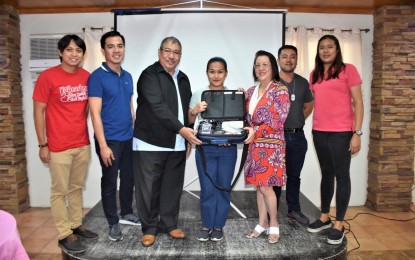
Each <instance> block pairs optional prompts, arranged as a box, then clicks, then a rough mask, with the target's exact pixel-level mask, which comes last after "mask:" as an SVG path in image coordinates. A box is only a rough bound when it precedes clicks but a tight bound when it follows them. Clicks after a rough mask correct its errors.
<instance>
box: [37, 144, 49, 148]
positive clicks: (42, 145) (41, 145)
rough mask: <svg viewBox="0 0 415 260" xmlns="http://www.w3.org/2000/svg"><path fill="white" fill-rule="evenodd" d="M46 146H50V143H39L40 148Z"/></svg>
mask: <svg viewBox="0 0 415 260" xmlns="http://www.w3.org/2000/svg"><path fill="white" fill-rule="evenodd" d="M46 146H48V143H44V144H39V145H38V146H37V147H39V148H43V147H46Z"/></svg>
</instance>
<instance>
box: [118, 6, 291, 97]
mask: <svg viewBox="0 0 415 260" xmlns="http://www.w3.org/2000/svg"><path fill="white" fill-rule="evenodd" d="M116 13H121V12H120V11H118V12H116ZM128 13H132V12H131V11H129V12H128ZM115 19H116V21H115V24H116V27H117V28H116V29H117V30H118V31H119V32H120V33H121V34H122V35H124V36H125V40H126V55H125V59H124V63H123V68H124V69H126V70H127V71H129V72H130V73H131V74H132V75H133V79H134V82H135V83H136V82H137V80H138V77H139V76H140V74H141V72H142V71H143V70H144V69H145V68H146V67H147V66H149V65H150V64H153V63H154V62H155V61H157V60H158V57H157V50H158V48H159V47H160V43H161V40H162V39H164V38H165V37H167V36H175V37H176V38H178V39H179V40H180V42H181V43H182V52H183V54H182V58H181V62H180V65H179V68H180V70H182V71H183V72H184V73H186V74H187V76H188V77H189V79H190V83H191V86H192V90H196V89H198V88H202V87H205V86H207V84H208V80H207V77H206V64H207V61H208V60H209V59H210V58H212V57H214V56H220V57H222V58H224V59H225V60H226V61H227V63H228V72H229V73H228V77H227V79H226V81H225V85H226V86H227V87H228V88H230V89H235V88H239V87H242V88H245V89H246V88H248V87H250V86H252V85H253V84H254V80H253V76H252V66H253V59H254V55H255V53H256V52H257V51H258V50H266V51H269V52H271V53H273V54H274V55H275V56H276V57H277V52H278V48H279V47H280V46H281V45H282V43H283V41H284V33H285V29H284V27H285V11H281V10H279V11H276V10H264V11H258V10H248V11H247V10H239V11H235V10H232V11H223V10H222V9H221V10H216V11H214V10H209V11H200V10H198V11H196V10H194V11H188V10H186V11H182V10H170V11H163V10H161V11H160V12H156V13H151V14H146V13H145V12H144V13H143V14H140V13H139V14H133V15H119V14H118V15H115Z"/></svg>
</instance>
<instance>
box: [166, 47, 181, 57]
mask: <svg viewBox="0 0 415 260" xmlns="http://www.w3.org/2000/svg"><path fill="white" fill-rule="evenodd" d="M161 50H162V51H163V53H164V54H165V55H170V54H173V55H174V56H180V55H181V54H182V52H181V51H174V50H170V49H164V48H161Z"/></svg>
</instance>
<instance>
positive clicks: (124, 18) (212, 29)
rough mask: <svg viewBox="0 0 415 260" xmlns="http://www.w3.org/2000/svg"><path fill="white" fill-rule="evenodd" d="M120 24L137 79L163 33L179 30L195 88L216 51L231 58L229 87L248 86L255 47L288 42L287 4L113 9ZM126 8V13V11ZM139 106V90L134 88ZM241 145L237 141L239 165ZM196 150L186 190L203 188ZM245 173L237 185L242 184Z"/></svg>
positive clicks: (128, 64) (272, 48)
mask: <svg viewBox="0 0 415 260" xmlns="http://www.w3.org/2000/svg"><path fill="white" fill-rule="evenodd" d="M113 12H114V13H115V15H114V16H115V23H114V25H115V28H116V30H118V31H119V32H120V33H121V34H122V35H124V37H125V41H126V54H125V59H124V62H123V65H122V66H123V68H124V69H125V70H127V71H128V72H130V73H131V74H132V75H133V80H134V82H135V83H137V80H138V78H139V76H140V74H141V72H142V71H143V70H144V69H145V68H146V67H147V66H149V65H151V64H153V63H154V62H155V61H157V60H158V56H157V51H158V49H159V47H160V43H161V41H162V39H164V38H165V37H167V36H175V37H176V38H178V39H179V40H180V42H181V44H182V52H183V54H182V57H181V62H180V65H179V68H180V70H182V71H183V72H184V73H186V74H187V76H188V77H189V79H190V83H191V87H192V91H195V90H196V89H199V88H203V87H206V86H207V85H208V79H207V76H206V64H207V62H208V60H209V59H210V58H212V57H215V56H220V57H222V58H224V59H225V60H226V61H227V64H228V76H227V79H226V81H225V85H226V86H227V87H228V88H229V89H237V88H244V89H247V88H249V87H250V86H253V85H254V79H253V75H252V68H253V62H254V56H255V53H256V52H257V51H258V50H266V51H269V52H271V53H273V54H274V55H275V57H277V53H278V48H279V47H280V46H281V45H282V44H283V42H284V33H285V13H286V12H285V11H284V10H236V11H235V10H232V11H226V10H222V9H221V10H209V11H200V10H186V11H183V10H171V9H169V11H164V10H160V11H158V12H154V11H150V13H148V12H146V11H142V10H140V11H139V12H138V13H137V14H133V13H134V11H131V10H125V13H128V15H126V14H125V13H124V12H123V11H122V10H113ZM122 13H124V15H121V14H122ZM134 93H135V94H134V95H135V97H134V106H135V107H136V106H137V105H136V104H135V101H136V95H137V92H136V90H135V91H134ZM241 153H242V146H239V147H238V161H237V165H236V169H235V175H236V172H237V170H238V168H239V163H240V157H241ZM194 154H195V152H194V151H192V154H191V156H190V158H189V159H188V160H187V162H186V174H185V186H184V189H185V190H199V189H200V186H199V181H197V176H198V175H197V170H196V164H195V158H194ZM243 179H244V177H243V174H241V176H240V178H239V180H238V183H237V185H236V186H235V188H234V189H235V190H243V189H245V186H244V181H243Z"/></svg>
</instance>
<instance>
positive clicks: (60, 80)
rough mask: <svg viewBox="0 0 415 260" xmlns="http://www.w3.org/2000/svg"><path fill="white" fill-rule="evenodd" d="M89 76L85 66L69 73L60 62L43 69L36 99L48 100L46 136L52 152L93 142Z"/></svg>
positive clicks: (36, 88)
mask: <svg viewBox="0 0 415 260" xmlns="http://www.w3.org/2000/svg"><path fill="white" fill-rule="evenodd" d="M88 77H89V72H87V71H86V70H84V69H82V68H79V69H78V70H77V71H76V72H75V73H69V72H66V71H64V70H62V69H61V67H60V66H59V65H58V66H56V67H52V68H50V69H47V70H45V71H43V72H42V73H41V74H40V75H39V78H38V79H37V81H36V85H35V89H34V91H33V100H35V101H38V102H42V103H45V104H46V110H45V124H46V137H47V142H48V147H49V149H50V151H52V152H60V151H64V150H67V149H70V148H77V147H82V146H85V145H88V144H89V135H88V126H87V113H88V111H87V105H88V85H87V81H88Z"/></svg>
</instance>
